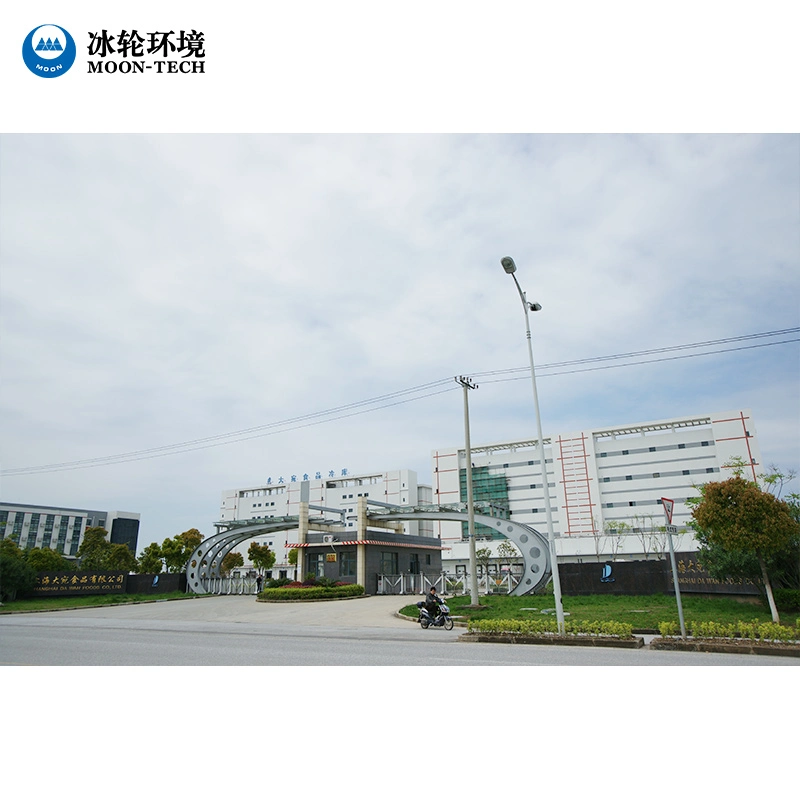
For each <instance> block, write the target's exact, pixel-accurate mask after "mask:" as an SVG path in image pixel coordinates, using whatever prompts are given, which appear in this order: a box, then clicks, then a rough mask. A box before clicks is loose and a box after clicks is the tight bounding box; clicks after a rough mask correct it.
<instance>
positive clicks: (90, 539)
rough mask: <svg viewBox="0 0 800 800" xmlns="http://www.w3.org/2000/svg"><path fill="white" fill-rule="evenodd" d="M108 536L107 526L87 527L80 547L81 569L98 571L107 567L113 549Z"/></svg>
mask: <svg viewBox="0 0 800 800" xmlns="http://www.w3.org/2000/svg"><path fill="white" fill-rule="evenodd" d="M107 536H108V531H107V530H106V529H105V528H97V527H95V528H87V529H86V532H85V533H84V534H83V541H82V542H81V546H80V547H79V548H78V558H79V559H80V565H81V566H80V568H81V569H85V570H89V571H96V570H102V569H105V568H106V559H107V558H108V554H109V551H110V550H111V542H109V541H108V539H107V538H106V537H107Z"/></svg>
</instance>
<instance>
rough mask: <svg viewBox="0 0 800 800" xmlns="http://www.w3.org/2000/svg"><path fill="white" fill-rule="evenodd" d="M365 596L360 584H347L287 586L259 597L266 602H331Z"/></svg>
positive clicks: (270, 590)
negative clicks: (336, 599) (334, 599)
mask: <svg viewBox="0 0 800 800" xmlns="http://www.w3.org/2000/svg"><path fill="white" fill-rule="evenodd" d="M362 594H364V587H363V586H361V585H360V584H358V583H345V584H342V585H340V586H304V585H303V584H297V583H295V584H294V585H293V584H292V583H289V584H286V586H281V587H278V588H275V589H265V590H264V591H263V592H261V594H260V595H259V597H261V598H263V599H264V600H331V599H333V598H336V597H358V596H359V595H362Z"/></svg>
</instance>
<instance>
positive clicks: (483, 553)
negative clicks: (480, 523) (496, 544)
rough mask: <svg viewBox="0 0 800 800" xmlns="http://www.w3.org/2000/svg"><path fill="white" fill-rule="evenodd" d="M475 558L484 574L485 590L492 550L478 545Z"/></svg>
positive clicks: (487, 588)
mask: <svg viewBox="0 0 800 800" xmlns="http://www.w3.org/2000/svg"><path fill="white" fill-rule="evenodd" d="M475 560H476V561H477V562H478V564H480V566H481V567H482V568H483V574H484V575H485V576H486V591H487V592H488V591H489V564H490V563H491V561H492V551H491V549H490V548H488V547H479V548H478V549H477V550H476V551H475Z"/></svg>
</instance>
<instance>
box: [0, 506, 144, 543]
mask: <svg viewBox="0 0 800 800" xmlns="http://www.w3.org/2000/svg"><path fill="white" fill-rule="evenodd" d="M139 521H140V515H139V514H134V513H131V512H128V511H93V510H91V509H86V508H61V507H58V506H37V505H26V504H22V503H0V539H4V538H5V537H6V536H9V535H11V536H12V537H13V538H14V541H16V543H17V544H18V545H19V546H20V547H21V548H23V549H25V550H30V549H31V548H33V547H39V548H42V549H50V550H57V551H58V552H59V553H63V554H64V555H65V556H75V555H77V553H78V548H79V547H80V546H81V542H82V541H83V535H84V533H85V532H86V529H87V528H95V527H96V528H105V529H106V530H107V531H108V532H109V541H110V542H111V543H112V544H126V545H128V547H129V548H130V550H131V552H132V553H133V554H134V555H136V546H137V542H138V538H139Z"/></svg>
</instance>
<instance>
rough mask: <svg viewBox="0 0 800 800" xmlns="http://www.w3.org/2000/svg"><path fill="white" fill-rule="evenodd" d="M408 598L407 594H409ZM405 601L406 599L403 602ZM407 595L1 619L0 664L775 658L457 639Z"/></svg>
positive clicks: (734, 662) (155, 606) (188, 604)
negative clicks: (415, 611)
mask: <svg viewBox="0 0 800 800" xmlns="http://www.w3.org/2000/svg"><path fill="white" fill-rule="evenodd" d="M409 599H412V598H409ZM412 600H413V599H412ZM405 604H406V599H404V598H400V597H369V598H361V599H353V600H346V601H337V602H322V603H291V604H270V603H257V602H256V601H255V599H254V598H253V597H249V596H247V597H242V596H235V597H202V598H196V599H188V600H180V601H171V602H159V603H142V604H138V605H129V606H116V607H105V608H91V609H81V610H76V611H58V612H47V613H39V614H15V615H9V616H0V663H1V664H4V665H52V666H107V665H109V666H110V665H119V666H151V665H152V666H161V665H175V666H256V665H263V666H437V665H443V666H529V665H549V666H556V665H577V666H634V665H640V666H668V665H670V666H678V665H692V666H721V665H729V666H755V665H757V666H773V665H779V666H783V667H787V666H794V665H796V660H795V659H787V658H781V657H778V656H775V657H771V656H747V655H744V656H732V655H721V654H711V653H670V652H660V651H650V650H647V649H643V650H615V649H610V648H588V647H587V648H584V647H555V646H530V645H529V646H523V645H504V644H478V643H465V642H459V641H458V637H459V635H460V634H461V633H462V632H463V629H462V630H459V629H458V628H455V629H454V630H453V631H444V630H438V629H437V630H427V631H425V630H422V629H421V628H419V626H418V625H416V624H414V623H412V622H409V621H407V620H404V619H398V618H397V617H396V616H395V613H396V611H397V610H398V609H400V608H401V607H402V606H403V605H405Z"/></svg>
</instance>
